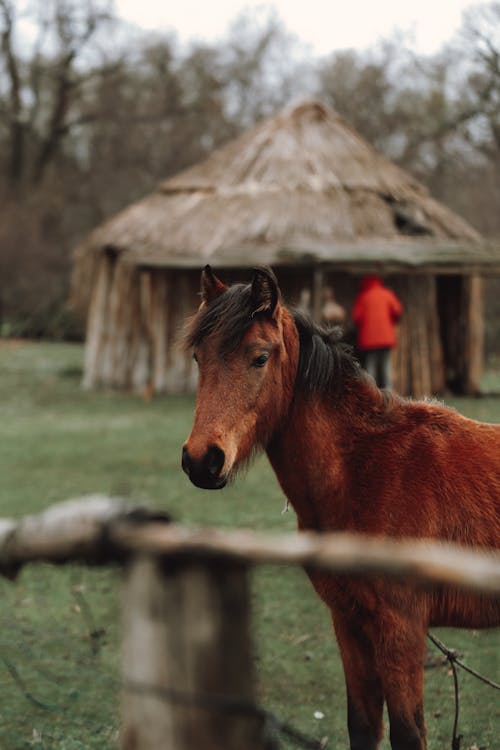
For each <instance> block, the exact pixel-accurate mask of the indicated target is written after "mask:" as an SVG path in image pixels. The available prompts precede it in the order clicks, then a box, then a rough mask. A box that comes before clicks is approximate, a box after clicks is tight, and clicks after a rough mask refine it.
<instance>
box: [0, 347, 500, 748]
mask: <svg viewBox="0 0 500 750" xmlns="http://www.w3.org/2000/svg"><path fill="white" fill-rule="evenodd" d="M81 359H82V349H81V347H80V346H73V345H59V344H16V343H15V342H4V343H1V344H0V445H1V450H0V503H1V508H0V515H1V516H14V517H18V516H21V515H23V514H25V513H33V512H38V511H40V510H42V509H43V508H45V507H46V506H47V505H49V504H51V503H54V502H57V501H61V500H65V499H67V498H70V497H76V496H80V495H82V494H86V493H92V492H106V493H111V494H115V495H121V496H124V497H129V498H133V499H135V500H138V501H146V502H148V503H150V504H151V505H153V506H156V507H161V508H163V509H165V510H168V511H169V512H170V513H171V514H172V515H173V516H174V518H175V519H176V520H178V521H181V522H182V523H187V524H197V525H199V524H210V525H215V526H218V527H235V526H240V527H250V528H254V529H266V530H270V529H272V530H276V531H278V530H281V531H291V530H293V529H294V528H295V519H294V515H293V513H288V514H285V515H282V513H281V510H282V508H283V505H284V500H283V496H282V493H281V491H280V489H279V487H278V485H277V482H276V480H275V478H274V475H273V474H272V471H271V470H270V468H269V466H268V464H267V462H266V460H265V459H264V458H263V457H260V458H258V459H257V461H256V462H255V464H254V465H253V466H252V467H251V469H250V470H249V472H248V474H247V475H246V476H245V477H243V478H242V479H240V480H239V482H238V483H237V484H236V485H235V486H233V487H230V488H228V489H226V490H224V491H222V492H218V493H217V492H202V491H200V490H197V489H195V488H194V487H192V486H191V485H190V483H189V482H188V480H187V479H186V477H185V476H184V475H183V474H182V472H181V471H180V467H179V463H180V460H179V459H180V447H181V445H182V443H183V441H184V439H185V437H186V435H187V434H188V432H189V429H190V424H191V419H192V408H193V401H192V399H191V398H164V399H155V400H154V401H153V402H151V403H146V402H144V401H143V400H142V399H140V398H137V397H134V396H129V395H125V394H116V393H85V392H82V391H81V389H80V387H79V378H80V369H81ZM490 387H491V386H490ZM454 405H455V406H456V408H458V409H459V410H461V411H463V412H464V413H467V414H468V415H470V416H473V417H476V418H480V419H485V420H488V421H500V399H495V398H491V399H490V398H488V399H479V400H467V399H463V400H456V401H454ZM0 588H1V592H0V593H1V596H2V608H1V610H0V698H1V701H0V750H14V749H15V750H18V749H19V750H21V749H22V748H23V749H24V748H36V750H49V748H50V750H83V749H85V750H87V749H88V750H94V749H95V750H97V749H99V750H111V748H116V747H117V743H118V739H117V738H118V701H119V641H120V632H119V631H120V625H119V603H118V599H119V572H118V570H116V569H106V570H91V569H87V568H84V567H78V566H67V567H64V568H52V567H50V566H42V565H37V566H35V565H33V566H29V567H27V568H26V569H25V570H24V571H23V573H22V574H21V575H20V577H19V579H18V580H17V582H16V583H15V584H12V583H10V582H7V581H4V580H0ZM253 605H254V641H255V649H256V666H257V674H258V691H259V700H260V702H261V703H262V704H263V705H264V706H265V707H266V708H268V709H270V710H272V711H274V712H276V713H277V714H278V715H279V716H280V717H281V718H283V719H285V720H286V721H289V722H290V723H292V724H294V725H295V726H297V727H298V728H300V729H301V730H302V731H303V732H305V733H307V734H309V735H313V736H316V737H322V736H324V735H328V736H329V737H330V744H329V747H331V748H341V747H347V733H346V729H345V697H344V685H343V677H342V671H341V667H340V662H339V657H338V652H337V647H336V645H335V643H334V639H333V636H332V632H331V626H330V620H329V616H328V612H327V610H326V608H325V607H324V606H323V605H322V604H321V603H320V602H319V600H318V599H317V597H316V596H315V594H314V593H313V591H312V589H311V587H310V585H309V583H308V581H307V579H306V577H305V575H304V573H303V572H302V571H301V570H295V569H285V568H271V567H264V568H261V569H259V570H258V571H257V572H256V573H255V574H254V577H253ZM93 629H101V630H102V631H103V634H102V636H101V638H100V639H99V642H98V644H97V647H96V643H95V639H94V640H93V639H91V638H90V637H89V631H91V630H93ZM439 635H440V636H441V637H442V638H443V639H444V640H445V642H446V643H448V644H449V645H450V646H453V647H456V648H458V649H459V651H460V652H461V653H463V655H464V659H465V660H466V661H467V662H469V663H470V664H471V666H474V667H476V668H477V669H479V671H482V672H484V673H486V674H488V675H490V676H491V677H492V678H493V679H497V680H498V679H499V677H500V675H499V671H500V670H499V664H498V653H499V647H500V634H499V633H498V631H492V632H481V633H475V632H467V631H448V632H444V631H441V632H439ZM426 679H427V690H426V712H427V723H428V728H429V750H442V748H447V747H449V738H450V732H451V723H452V716H453V685H452V679H451V676H450V675H449V674H448V670H447V668H446V666H445V665H441V664H438V665H437V666H435V667H434V668H432V669H429V670H428V672H427V675H426ZM460 683H461V719H460V731H461V732H462V734H463V735H464V740H463V748H469V747H471V746H472V745H474V744H475V745H477V746H478V747H482V748H490V750H494V749H495V748H499V747H500V743H499V741H498V739H497V737H498V735H500V732H499V731H498V729H499V726H500V710H499V701H498V693H494V691H493V690H492V689H491V688H487V687H485V686H482V685H480V684H479V683H477V682H476V681H475V680H473V679H472V678H471V677H468V676H466V675H461V676H460ZM315 711H321V712H322V713H323V714H324V718H323V719H321V720H317V719H315V718H314V712H315ZM283 747H292V745H287V744H286V742H284V743H283ZM384 747H385V748H387V747H388V745H387V743H386V744H385V745H384ZM221 750H223V749H221Z"/></svg>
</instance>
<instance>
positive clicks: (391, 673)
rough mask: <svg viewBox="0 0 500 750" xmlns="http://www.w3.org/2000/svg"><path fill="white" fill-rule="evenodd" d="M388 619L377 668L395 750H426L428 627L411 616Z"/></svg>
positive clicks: (378, 653) (378, 648)
mask: <svg viewBox="0 0 500 750" xmlns="http://www.w3.org/2000/svg"><path fill="white" fill-rule="evenodd" d="M390 619H391V622H390V623H389V621H388V618H384V622H383V623H382V624H381V627H380V631H379V635H378V643H377V665H378V670H379V673H380V676H381V680H382V688H383V691H384V696H385V700H386V703H387V712H388V714H389V723H390V739H391V748H392V750H426V747H427V742H426V737H425V735H426V732H425V722H424V700H423V691H424V667H423V662H424V655H425V634H426V629H425V627H424V626H423V625H422V624H420V623H418V621H417V622H415V619H416V618H415V619H412V618H411V617H406V616H403V617H400V616H397V615H395V616H394V617H392V618H390Z"/></svg>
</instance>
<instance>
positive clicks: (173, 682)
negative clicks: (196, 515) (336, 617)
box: [0, 496, 500, 750]
mask: <svg viewBox="0 0 500 750" xmlns="http://www.w3.org/2000/svg"><path fill="white" fill-rule="evenodd" d="M36 561H45V562H52V563H57V564H62V563H65V562H69V561H73V562H77V561H80V562H84V563H86V564H91V565H107V564H110V563H118V564H121V565H122V566H123V569H124V573H123V582H124V586H123V591H124V593H123V664H122V684H123V691H122V722H121V724H122V731H121V746H122V748H123V750H135V749H136V748H137V749H138V748H140V749H141V750H159V748H171V750H185V749H187V748H192V747H197V748H199V750H212V749H213V750H215V749H216V748H217V749H219V748H221V747H224V748H225V749H226V750H232V748H235V750H236V748H237V750H263V749H264V748H269V747H271V746H272V745H271V744H269V742H268V740H267V739H266V731H265V729H266V727H265V724H266V716H265V712H263V711H258V710H254V711H250V710H249V707H251V706H255V702H254V688H253V684H254V680H253V663H252V658H251V645H250V607H249V599H250V597H249V586H248V569H249V567H250V566H252V565H257V564H260V563H274V564H296V565H302V566H306V567H307V568H311V569H312V568H318V569H321V570H325V571H330V572H334V573H350V574H352V573H354V574H361V573H363V574H366V573H370V574H377V575H379V574H381V575H388V576H393V577H395V578H404V579H405V580H411V581H414V582H421V583H422V584H424V585H447V586H455V587H466V588H469V589H473V590H475V591H477V592H481V593H483V594H489V595H500V554H498V553H494V552H475V551H472V550H470V549H464V548H459V547H456V546H453V545H443V544H437V543H431V542H427V541H396V540H387V539H382V538H367V537H360V536H356V535H350V534H337V533H335V534H333V533H328V534H317V533H312V532H307V533H301V534H280V535H276V534H274V535H271V534H263V533H256V532H253V531H234V530H233V531H220V530H217V529H192V528H187V527H184V526H179V525H177V524H174V523H170V522H169V519H168V517H167V516H166V514H163V513H159V512H157V511H154V510H151V509H147V508H144V507H138V506H131V505H129V504H127V503H125V502H124V501H122V500H120V499H116V498H109V497H105V496H91V497H87V498H80V499H78V500H72V501H68V502H66V503H61V504H59V505H55V506H52V507H51V508H49V509H48V510H46V511H45V512H43V513H41V514H39V515H34V516H26V517H25V518H22V519H20V520H12V519H3V520H1V519H0V574H2V575H4V576H7V577H9V578H15V576H16V574H17V572H18V571H19V570H20V569H21V568H22V567H23V565H25V564H27V563H31V562H36ZM228 612H230V616H228ZM228 695H229V696H232V697H231V701H230V702H231V710H227V705H226V704H227V696H228ZM159 696H163V698H165V696H169V700H168V701H165V700H160V699H159ZM183 696H184V698H185V697H186V696H191V697H192V698H193V696H194V697H195V698H196V700H194V699H193V700H190V701H187V700H183V699H182V697H183ZM200 696H202V697H203V700H199V699H198V698H199V697H200ZM221 696H226V698H224V701H223V702H222V703H221ZM223 707H224V711H223V710H222V708H223ZM222 714H223V717H222ZM222 718H223V720H222Z"/></svg>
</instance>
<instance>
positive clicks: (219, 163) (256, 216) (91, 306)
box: [73, 102, 500, 396]
mask: <svg viewBox="0 0 500 750" xmlns="http://www.w3.org/2000/svg"><path fill="white" fill-rule="evenodd" d="M206 263H210V264H212V265H213V266H214V268H215V269H216V270H217V271H218V272H219V271H220V273H221V275H222V276H223V277H224V278H225V279H229V280H232V279H234V278H238V279H241V278H242V277H243V278H244V277H245V271H244V269H249V268H251V267H252V266H255V265H263V264H268V265H271V266H273V267H274V268H275V270H276V271H277V274H278V277H279V280H280V283H281V286H282V289H283V290H284V293H285V298H286V299H287V301H289V302H292V303H296V302H297V301H298V300H299V298H300V293H301V291H303V290H305V289H309V290H310V292H311V297H312V310H313V313H314V314H315V315H319V311H320V306H321V292H322V288H323V287H324V286H325V285H329V286H331V285H333V286H334V288H335V291H336V296H337V299H338V300H339V302H340V303H341V304H343V305H344V306H345V307H346V308H347V309H348V310H350V308H351V305H352V301H353V298H354V295H355V292H356V289H357V286H358V282H359V277H360V275H361V274H364V273H367V272H377V273H380V274H382V275H384V276H385V277H386V281H387V283H388V284H389V285H390V286H392V287H393V288H394V290H395V291H396V292H397V294H398V295H399V297H400V298H401V300H402V302H403V304H404V307H405V315H404V317H403V320H402V322H401V325H400V331H399V346H398V349H397V351H396V353H395V357H394V375H395V386H396V388H397V389H398V390H399V391H400V392H402V393H406V394H413V395H416V396H421V395H423V394H428V393H438V392H441V391H443V390H444V389H445V388H446V387H449V388H452V389H453V390H455V391H459V392H467V393H471V392H476V391H477V390H478V387H479V378H480V374H481V365H482V287H481V278H480V275H481V274H484V273H487V272H489V271H492V270H493V271H495V272H496V271H498V270H499V269H500V258H499V256H498V254H496V255H495V254H494V253H492V252H491V250H489V249H488V248H487V247H486V246H485V244H484V242H483V241H482V240H481V237H480V236H479V235H478V233H477V232H476V231H475V230H474V229H473V228H472V227H471V226H469V225H468V224H467V223H466V222H465V221H463V220H462V219H461V218H460V217H459V216H457V215H456V214H454V213H453V212H451V211H450V210H448V209H447V208H445V207H444V206H442V205H440V204H439V203H438V202H436V201H435V200H434V199H433V198H432V197H431V196H430V195H429V193H428V191H427V190H426V188H425V187H423V186H422V185H421V184H420V183H418V182H417V181H416V180H415V179H413V178H412V177H410V176H409V175H407V174H405V173H404V172H403V171H402V170H401V169H399V168H398V167H396V166H395V165H394V164H392V163H391V162H390V161H388V160H387V159H386V158H384V157H383V156H382V155H381V154H379V153H377V152H376V151H375V150H374V149H373V148H372V147H371V146H370V145H369V144H368V143H366V142H365V141H364V140H363V139H362V138H361V137H360V136H359V135H358V134H357V133H356V132H355V131H354V130H353V129H352V128H351V127H350V126H349V125H348V124H347V123H346V122H345V121H344V120H342V119H341V118H340V117H339V116H338V115H337V114H336V113H335V112H333V111H332V110H330V109H328V108H327V107H325V106H323V105H322V104H320V103H317V102H308V103H305V104H302V105H300V106H297V107H295V108H292V109H290V110H287V111H285V112H283V113H281V114H279V115H278V116H277V117H274V118H273V119H270V120H268V121H265V122H263V123H262V124H260V125H258V126H257V127H255V128H253V129H251V130H249V131H248V132H246V133H244V134H243V135H242V136H240V137H239V138H237V139H236V140H234V141H232V142H231V143H229V144H227V145H226V146H224V147H222V148H220V149H218V150H217V151H215V152H214V153H212V155H211V156H209V157H208V158H207V159H206V160H205V161H204V162H202V163H201V164H198V165H196V166H194V167H192V168H190V169H187V170H185V171H183V172H181V173H180V174H178V175H177V176H175V177H173V178H171V179H169V180H167V181H165V182H163V183H162V184H160V185H159V186H158V188H157V189H156V190H155V192H154V193H152V194H151V195H148V196H146V197H145V198H144V199H143V200H141V201H139V202H137V203H135V204H134V205H132V206H130V207H129V208H127V209H125V210H124V211H122V212H121V213H119V214H117V215H116V216H114V217H112V218H111V219H109V220H108V221H106V222H105V223H104V224H102V225H101V226H99V227H98V228H97V229H96V230H95V231H93V232H92V234H91V235H90V236H89V237H88V238H87V239H86V240H85V241H84V242H83V243H82V244H81V245H80V246H79V247H78V248H77V251H76V261H75V270H74V275H73V293H74V295H75V296H76V297H78V298H79V299H80V300H84V301H85V303H86V305H87V309H88V323H87V342H86V354H85V374H84V385H85V386H86V387H94V386H108V387H119V388H132V389H137V390H140V389H145V388H149V389H152V390H153V391H155V392H179V391H184V390H190V389H192V387H193V386H194V383H195V377H196V375H195V371H194V368H193V367H192V363H191V360H190V358H188V357H186V356H185V355H184V354H183V353H182V352H181V351H179V350H178V348H177V347H176V346H175V342H176V338H177V334H178V331H179V328H180V326H181V325H182V322H183V320H184V319H185V317H186V315H188V314H189V313H191V312H192V311H194V309H195V308H196V306H197V302H198V289H199V273H200V269H201V267H203V266H204V265H205V264H206Z"/></svg>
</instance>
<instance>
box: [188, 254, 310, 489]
mask: <svg viewBox="0 0 500 750" xmlns="http://www.w3.org/2000/svg"><path fill="white" fill-rule="evenodd" d="M201 298H202V299H201V305H200V307H199V309H198V311H197V313H196V314H195V316H194V317H193V318H192V319H191V320H190V322H189V324H188V328H187V332H186V338H185V341H186V346H187V347H189V348H191V349H192V351H193V357H194V359H195V360H196V362H197V363H198V368H199V380H198V391H197V397H196V407H195V415H194V424H193V429H192V431H191V434H190V435H189V438H188V439H187V441H186V443H185V444H184V446H183V450H182V467H183V469H184V471H185V472H186V474H188V476H189V478H190V479H191V481H192V482H193V483H194V484H195V485H196V486H198V487H202V488H204V489H220V488H222V487H224V485H225V484H226V483H227V482H228V480H229V479H231V478H232V477H233V476H234V474H235V472H236V470H237V469H238V467H239V466H241V465H242V464H243V463H244V462H245V461H246V460H248V458H249V457H250V456H251V455H252V454H253V453H254V452H255V450H256V449H258V448H260V447H265V445H266V443H267V441H268V440H269V438H270V436H271V435H272V434H273V432H274V430H275V429H276V427H277V424H278V423H279V420H280V418H281V417H282V415H283V413H284V411H286V407H287V403H288V402H289V400H290V399H291V394H292V389H293V378H294V373H295V369H296V365H297V356H298V343H297V334H296V330H295V327H294V325H293V320H292V318H291V315H290V314H289V312H288V310H287V309H286V308H285V307H284V306H283V305H282V304H281V294H280V290H279V288H278V284H277V281H276V277H275V276H274V274H273V272H272V271H271V270H270V269H267V268H259V269H255V271H254V275H253V279H252V281H251V283H250V284H246V285H244V284H236V285H234V286H231V287H227V286H226V285H225V284H223V283H222V282H221V281H220V280H219V279H218V278H217V276H216V275H215V274H214V273H213V271H212V269H211V268H210V266H207V267H206V268H205V269H204V271H203V273H202V277H201Z"/></svg>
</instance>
